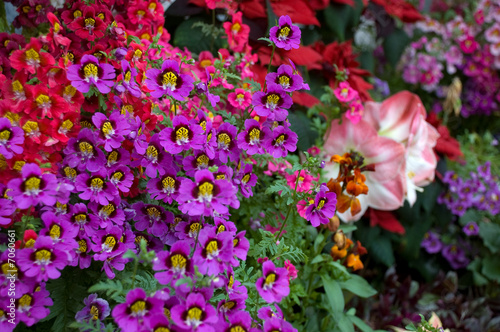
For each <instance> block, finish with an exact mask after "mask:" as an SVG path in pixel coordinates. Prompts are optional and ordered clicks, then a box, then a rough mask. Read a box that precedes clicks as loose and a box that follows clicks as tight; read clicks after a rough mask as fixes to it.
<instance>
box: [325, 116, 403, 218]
mask: <svg viewBox="0 0 500 332" xmlns="http://www.w3.org/2000/svg"><path fill="white" fill-rule="evenodd" d="M349 151H352V152H356V153H358V154H360V155H361V156H362V157H363V158H364V161H365V164H366V165H373V166H374V168H375V171H373V172H365V173H363V174H364V175H365V176H366V181H365V184H366V185H367V186H368V194H367V195H360V196H358V197H357V198H358V199H359V202H360V205H361V210H360V212H358V213H357V214H355V215H352V214H351V212H350V210H348V211H346V212H344V213H339V217H340V218H341V219H342V220H344V221H355V220H358V219H359V218H361V216H362V215H363V214H364V213H365V211H366V209H367V208H368V207H373V208H375V209H378V210H384V211H390V210H395V209H397V208H399V207H400V206H401V205H402V204H403V201H404V195H405V190H406V182H405V174H404V169H405V148H404V146H403V144H400V143H397V142H396V141H394V140H392V139H390V138H387V137H383V136H380V135H379V134H378V133H377V131H376V130H375V128H374V127H373V126H372V125H371V124H370V123H368V122H366V121H365V120H361V121H360V122H359V123H357V124H356V125H354V124H353V123H352V122H351V121H346V120H345V119H344V121H342V124H339V122H338V121H333V122H332V126H331V129H330V134H329V136H328V137H326V140H325V152H326V153H327V155H328V157H331V156H333V155H340V156H341V155H343V154H344V153H345V152H349ZM325 170H326V171H327V172H328V173H327V174H328V178H337V175H338V172H339V168H338V164H333V163H327V165H326V166H325Z"/></svg>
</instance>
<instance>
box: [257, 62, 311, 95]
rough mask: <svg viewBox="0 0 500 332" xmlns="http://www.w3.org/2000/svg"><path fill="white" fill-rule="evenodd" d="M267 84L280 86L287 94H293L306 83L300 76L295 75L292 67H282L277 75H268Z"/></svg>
mask: <svg viewBox="0 0 500 332" xmlns="http://www.w3.org/2000/svg"><path fill="white" fill-rule="evenodd" d="M266 83H267V84H268V85H269V84H278V85H280V86H281V88H282V89H283V90H284V91H285V92H293V91H296V90H300V89H302V85H303V84H304V81H303V80H302V77H300V75H297V74H294V72H293V68H292V67H291V66H289V65H281V66H279V67H278V70H277V72H276V73H269V74H267V76H266Z"/></svg>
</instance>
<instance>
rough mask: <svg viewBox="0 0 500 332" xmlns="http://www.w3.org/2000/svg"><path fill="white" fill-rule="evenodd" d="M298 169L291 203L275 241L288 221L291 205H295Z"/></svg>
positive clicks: (298, 176)
mask: <svg viewBox="0 0 500 332" xmlns="http://www.w3.org/2000/svg"><path fill="white" fill-rule="evenodd" d="M300 171H301V170H299V171H298V173H297V180H296V181H295V189H294V191H293V194H292V198H294V200H293V202H292V204H290V207H289V208H288V212H287V213H286V217H285V221H283V223H282V224H281V227H280V231H279V233H278V236H277V237H276V241H278V240H279V239H280V236H281V233H282V232H283V229H284V228H285V225H286V222H287V221H288V217H289V216H290V212H291V211H292V207H294V206H295V203H296V202H295V196H297V186H298V185H299V178H300Z"/></svg>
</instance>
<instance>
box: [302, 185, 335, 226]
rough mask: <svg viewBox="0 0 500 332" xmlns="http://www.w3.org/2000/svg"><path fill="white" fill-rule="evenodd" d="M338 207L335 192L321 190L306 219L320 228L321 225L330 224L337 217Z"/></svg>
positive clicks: (307, 211)
mask: <svg viewBox="0 0 500 332" xmlns="http://www.w3.org/2000/svg"><path fill="white" fill-rule="evenodd" d="M336 206H337V195H336V194H335V193H334V192H329V193H327V192H325V191H323V190H321V191H320V192H319V193H318V194H317V195H316V198H315V199H314V202H313V203H312V204H311V205H309V207H308V208H307V210H306V219H307V220H308V221H310V222H311V225H313V226H314V227H318V226H319V224H328V222H329V220H330V218H332V217H333V216H334V215H335V210H336Z"/></svg>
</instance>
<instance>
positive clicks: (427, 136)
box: [365, 91, 439, 205]
mask: <svg viewBox="0 0 500 332" xmlns="http://www.w3.org/2000/svg"><path fill="white" fill-rule="evenodd" d="M365 107H366V117H365V120H366V121H367V122H368V123H370V124H371V125H372V126H373V127H374V128H375V129H376V130H377V131H378V134H379V135H381V136H385V137H388V138H391V139H393V140H394V141H396V142H398V143H401V144H403V145H404V146H405V148H406V152H405V159H406V162H405V169H404V176H405V179H406V198H407V199H408V202H409V203H410V204H411V205H413V203H415V200H416V198H417V196H416V191H417V190H420V188H418V187H420V186H426V185H428V184H429V183H430V182H432V181H433V180H434V172H435V170H436V164H437V160H436V156H435V155H434V151H433V148H434V146H435V145H436V141H437V139H438V137H439V134H438V132H437V131H436V129H434V127H433V126H432V125H430V124H429V123H427V122H426V121H425V118H426V116H427V114H426V112H425V109H424V106H423V105H422V101H421V100H420V98H419V97H418V96H417V95H415V94H413V93H410V92H408V91H402V92H400V93H397V94H395V95H394V96H392V97H390V98H388V99H386V100H385V101H384V102H382V103H375V102H368V103H366V105H365ZM368 188H370V187H369V186H368Z"/></svg>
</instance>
